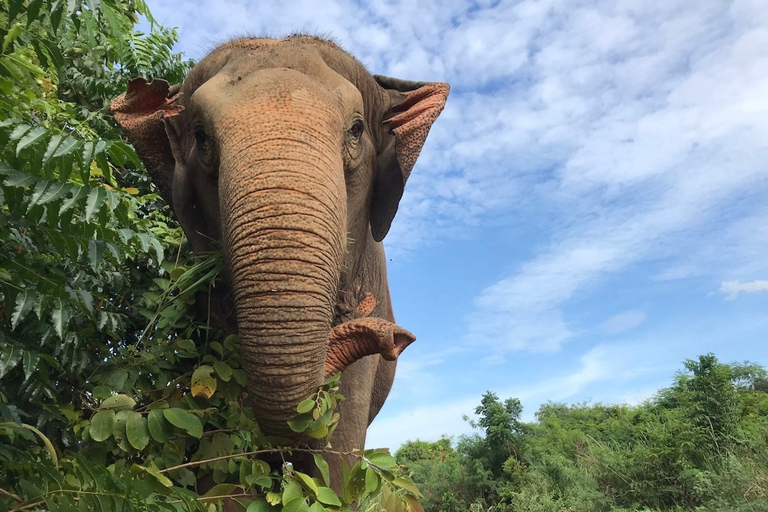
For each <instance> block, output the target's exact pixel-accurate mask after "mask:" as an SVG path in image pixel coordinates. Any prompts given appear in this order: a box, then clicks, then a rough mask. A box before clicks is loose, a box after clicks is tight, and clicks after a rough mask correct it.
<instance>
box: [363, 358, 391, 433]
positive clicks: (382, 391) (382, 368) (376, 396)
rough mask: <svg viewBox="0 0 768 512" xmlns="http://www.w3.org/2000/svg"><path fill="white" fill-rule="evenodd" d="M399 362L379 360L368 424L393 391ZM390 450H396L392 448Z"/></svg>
mask: <svg viewBox="0 0 768 512" xmlns="http://www.w3.org/2000/svg"><path fill="white" fill-rule="evenodd" d="M396 367H397V361H387V360H386V359H384V358H383V357H380V358H379V363H378V365H377V366H376V376H375V377H374V381H373V393H372V394H371V407H370V409H369V411H368V424H369V425H370V424H371V422H372V421H373V419H374V418H375V417H376V415H377V414H379V411H380V410H381V408H382V406H383V405H384V401H385V400H386V399H387V395H389V391H390V390H391V389H392V382H393V381H394V380H395V368H396ZM389 448H394V447H392V446H390V447H389Z"/></svg>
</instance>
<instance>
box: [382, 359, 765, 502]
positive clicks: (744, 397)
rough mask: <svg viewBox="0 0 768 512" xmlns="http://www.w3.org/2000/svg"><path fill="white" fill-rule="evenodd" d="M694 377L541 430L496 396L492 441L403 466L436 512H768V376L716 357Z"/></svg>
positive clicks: (694, 365)
mask: <svg viewBox="0 0 768 512" xmlns="http://www.w3.org/2000/svg"><path fill="white" fill-rule="evenodd" d="M684 368H685V371H684V372H681V373H679V374H678V375H677V377H676V378H675V381H674V383H673V384H672V386H670V387H669V388H665V389H662V390H660V391H659V392H658V394H657V395H656V396H655V397H654V398H652V399H650V400H648V401H647V402H645V403H642V404H640V405H637V406H629V405H602V404H594V405H590V404H579V405H570V406H568V405H563V404H557V403H548V404H545V405H543V406H542V407H541V408H540V409H539V411H538V412H537V413H536V421H535V422H533V423H525V422H522V421H521V420H520V414H521V412H522V408H521V407H520V405H519V401H517V400H515V399H507V400H505V401H504V402H503V403H502V402H501V401H500V400H499V399H498V397H497V396H496V395H495V394H494V393H490V392H489V393H486V394H485V395H484V396H483V397H482V400H481V405H480V406H479V407H478V408H477V410H476V413H477V414H478V415H479V416H480V418H479V420H478V421H476V422H475V424H474V426H475V427H477V428H479V429H481V432H482V433H481V434H476V435H474V436H471V437H463V438H461V439H459V440H458V442H457V443H456V444H455V445H454V444H453V443H452V442H451V441H450V440H449V439H441V440H440V441H437V442H434V443H429V442H424V441H413V442H409V443H407V444H405V445H403V446H402V447H400V449H399V450H398V451H397V453H396V457H397V459H398V460H399V461H400V462H401V463H403V464H408V465H409V466H410V468H411V470H412V474H413V478H414V480H415V481H416V483H418V484H419V486H420V489H421V491H422V492H423V494H424V499H423V501H422V502H423V504H424V507H425V509H426V510H430V511H442V512H458V511H465V510H472V511H475V510H476V511H493V512H499V511H515V512H534V511H535V512H545V511H547V512H548V511H552V512H555V511H574V512H575V511H579V512H581V511H585V512H589V511H595V512H601V511H630V510H647V511H651V510H654V511H656V510H659V511H661V510H664V511H689V510H690V511H693V510H696V511H726V510H727V511H739V510H744V511H748V510H749V511H753V510H767V509H768V392H766V390H765V388H764V382H765V375H766V371H765V369H764V368H763V367H761V366H759V365H757V364H754V363H749V362H745V363H732V364H723V363H720V362H719V361H718V359H717V358H716V357H715V356H714V355H712V354H707V355H702V356H699V357H698V358H697V359H692V360H687V361H685V362H684Z"/></svg>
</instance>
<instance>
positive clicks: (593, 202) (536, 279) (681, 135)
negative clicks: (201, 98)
mask: <svg viewBox="0 0 768 512" xmlns="http://www.w3.org/2000/svg"><path fill="white" fill-rule="evenodd" d="M147 3H148V4H149V6H150V9H151V11H152V12H153V14H154V16H155V17H156V18H157V20H158V21H159V22H160V23H161V24H163V25H164V26H168V27H178V29H179V34H180V43H179V45H178V46H177V49H178V50H180V51H184V52H185V53H186V55H187V56H188V57H191V58H194V59H199V58H201V57H202V56H204V55H205V54H206V53H207V52H208V51H209V50H210V49H212V48H213V47H215V46H216V44H217V43H220V42H223V41H225V40H227V39H229V38H231V37H235V36H241V35H246V34H252V35H268V36H284V35H287V34H290V33H293V32H296V31H300V32H309V33H313V34H325V35H328V36H330V37H332V38H333V39H334V40H335V41H336V42H337V43H339V44H341V45H342V46H343V47H344V48H346V49H347V50H348V51H350V53H352V54H354V55H355V56H356V57H358V58H359V59H360V60H361V61H362V62H363V63H364V64H365V65H366V66H367V67H368V69H369V70H370V71H371V72H372V73H378V74H386V75H390V76H397V77H400V78H406V79H410V80H421V81H426V80H434V81H447V82H449V83H450V84H451V86H452V92H451V97H450V98H449V101H448V105H447V107H446V109H445V111H444V112H443V114H442V116H441V117H440V119H438V121H437V123H436V124H435V126H434V127H433V129H432V132H431V134H430V137H429V140H428V141H427V144H426V146H425V147H424V150H423V152H422V155H421V157H420V159H419V161H418V162H417V164H416V167H415V168H414V171H413V174H412V175H411V178H410V180H409V182H408V185H407V187H406V192H405V196H404V198H403V201H402V203H401V206H400V211H399V213H398V217H397V218H396V219H395V223H394V225H393V228H392V230H391V232H390V234H389V235H388V237H387V238H386V240H385V245H386V248H387V252H388V257H389V277H390V285H391V289H392V294H393V301H394V308H395V314H396V317H397V320H398V323H400V324H401V325H402V326H404V327H405V328H407V329H409V330H411V331H413V332H414V333H415V334H416V335H417V337H418V339H417V341H416V342H415V343H414V344H413V345H411V346H410V347H409V348H408V350H406V351H405V352H404V353H403V355H402V356H401V359H400V365H399V368H398V376H397V378H396V380H395V385H394V388H393V391H392V393H391V395H390V398H389V400H388V402H387V404H386V405H385V407H384V409H383V411H382V413H381V414H380V415H379V417H378V418H377V419H376V421H374V423H373V425H372V426H371V428H370V429H369V435H368V446H369V447H379V446H388V447H391V448H393V449H394V448H396V447H398V446H399V445H400V444H401V443H402V442H404V441H406V440H408V439H416V438H420V439H425V440H436V439H438V438H439V437H440V436H441V435H443V434H446V435H450V436H459V435H461V434H464V433H469V432H471V428H470V426H469V425H468V424H467V422H465V421H464V420H463V419H462V415H464V414H466V415H471V413H472V412H473V411H474V408H475V407H476V406H477V405H478V404H479V401H480V397H481V395H482V394H483V393H484V392H485V391H487V390H492V391H494V392H496V393H497V394H498V395H499V397H500V398H502V399H504V398H508V397H518V398H520V399H521V401H522V403H523V406H524V408H525V412H524V418H525V419H529V420H530V419H532V418H533V414H534V413H535V411H536V410H537V409H538V407H539V405H540V404H542V403H545V402H547V401H558V402H566V403H575V402H582V401H587V400H590V401H594V402H611V403H613V402H627V403H637V402H639V401H641V400H643V399H645V398H648V397H650V396H652V395H653V393H654V392H655V391H656V390H657V389H658V388H660V387H664V386H667V385H669V384H670V383H671V379H672V378H673V375H674V373H675V372H676V371H678V370H680V369H681V368H682V361H683V360H684V359H686V358H695V357H696V356H697V355H699V354H704V353H707V352H714V353H715V354H716V355H717V356H718V357H719V358H720V360H721V361H724V362H731V361H743V360H751V361H755V362H758V363H760V364H762V365H764V366H768V345H766V343H767V342H768V340H766V335H767V334H768V315H767V314H766V313H767V312H768V256H767V255H766V253H767V252H768V250H767V248H768V10H766V9H765V5H764V3H763V2H761V1H758V0H755V1H731V2H724V1H720V0H717V1H715V0H711V1H710V0H703V1H700V2H687V1H672V0H669V1H665V2H623V1H618V0H617V1H574V2H554V1H546V0H540V1H516V2H512V1H504V0H502V1H476V2H469V1H463V2H462V1H450V0H446V1H443V2H440V1H418V2H414V1H412V0H380V1H376V2H371V3H370V5H368V4H365V3H360V2H356V1H352V0H324V1H323V2H316V1H314V0H296V1H293V2H290V3H287V2H278V1H274V0H263V1H258V2H256V1H252V2H246V1H244V0H230V1H222V0H190V1H184V2H180V1H175V0H173V1H169V0H163V1H160V0H149V1H148V2H147Z"/></svg>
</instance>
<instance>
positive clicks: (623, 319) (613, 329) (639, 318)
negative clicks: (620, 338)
mask: <svg viewBox="0 0 768 512" xmlns="http://www.w3.org/2000/svg"><path fill="white" fill-rule="evenodd" d="M645 319H646V314H645V312H644V311H641V310H639V309H630V310H629V311H624V312H623V313H619V314H618V315H614V316H612V317H611V318H609V319H608V320H606V321H605V322H603V323H602V325H600V330H601V331H603V332H605V333H607V334H611V335H614V334H620V333H623V332H626V331H630V330H632V329H634V328H635V327H638V326H640V325H641V324H642V323H643V322H645Z"/></svg>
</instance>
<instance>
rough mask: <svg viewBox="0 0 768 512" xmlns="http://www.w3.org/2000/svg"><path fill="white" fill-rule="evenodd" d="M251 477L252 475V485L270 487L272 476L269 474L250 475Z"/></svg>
mask: <svg viewBox="0 0 768 512" xmlns="http://www.w3.org/2000/svg"><path fill="white" fill-rule="evenodd" d="M251 477H253V478H252V484H253V485H258V486H260V487H263V488H265V489H270V488H271V487H272V478H271V477H270V476H269V475H251Z"/></svg>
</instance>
